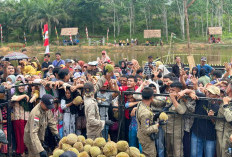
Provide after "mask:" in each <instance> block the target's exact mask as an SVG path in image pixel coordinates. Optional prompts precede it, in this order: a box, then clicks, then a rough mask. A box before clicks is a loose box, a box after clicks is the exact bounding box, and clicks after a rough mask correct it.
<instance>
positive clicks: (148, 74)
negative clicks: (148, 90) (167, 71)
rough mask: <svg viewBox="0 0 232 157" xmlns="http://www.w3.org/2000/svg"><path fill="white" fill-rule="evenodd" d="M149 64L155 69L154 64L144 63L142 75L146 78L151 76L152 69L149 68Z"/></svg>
mask: <svg viewBox="0 0 232 157" xmlns="http://www.w3.org/2000/svg"><path fill="white" fill-rule="evenodd" d="M149 64H151V65H152V66H153V67H155V62H151V63H148V62H147V63H146V64H145V66H144V72H143V73H144V75H146V76H151V75H152V69H151V68H150V67H149Z"/></svg>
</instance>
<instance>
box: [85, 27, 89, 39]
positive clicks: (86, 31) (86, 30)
mask: <svg viewBox="0 0 232 157" xmlns="http://www.w3.org/2000/svg"><path fill="white" fill-rule="evenodd" d="M85 33H86V37H87V39H89V33H88V28H87V27H86V28H85Z"/></svg>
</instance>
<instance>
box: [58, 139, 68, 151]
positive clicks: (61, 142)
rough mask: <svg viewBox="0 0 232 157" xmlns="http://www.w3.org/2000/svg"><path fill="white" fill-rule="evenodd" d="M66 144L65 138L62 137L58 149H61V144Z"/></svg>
mask: <svg viewBox="0 0 232 157" xmlns="http://www.w3.org/2000/svg"><path fill="white" fill-rule="evenodd" d="M64 143H67V137H66V136H64V137H63V138H62V139H61V140H60V142H59V148H60V149H62V144H64Z"/></svg>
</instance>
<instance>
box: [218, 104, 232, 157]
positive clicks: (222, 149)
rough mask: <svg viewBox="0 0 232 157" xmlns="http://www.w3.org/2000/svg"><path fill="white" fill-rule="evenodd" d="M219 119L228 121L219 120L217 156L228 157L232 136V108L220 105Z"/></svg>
mask: <svg viewBox="0 0 232 157" xmlns="http://www.w3.org/2000/svg"><path fill="white" fill-rule="evenodd" d="M217 117H219V118H225V119H226V121H225V120H220V119H218V120H217V121H216V125H215V129H216V131H217V156H220V157H226V156H228V155H227V150H228V148H229V147H230V145H231V142H230V135H231V134H232V124H231V122H232V106H231V105H220V108H219V110H218V115H217Z"/></svg>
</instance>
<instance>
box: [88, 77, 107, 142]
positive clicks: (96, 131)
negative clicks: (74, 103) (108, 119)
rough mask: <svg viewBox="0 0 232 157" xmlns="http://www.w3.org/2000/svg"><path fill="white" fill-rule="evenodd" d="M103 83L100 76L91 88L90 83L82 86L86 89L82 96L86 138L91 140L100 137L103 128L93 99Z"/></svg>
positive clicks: (103, 124)
mask: <svg viewBox="0 0 232 157" xmlns="http://www.w3.org/2000/svg"><path fill="white" fill-rule="evenodd" d="M105 81H106V79H105V77H104V76H102V77H101V78H100V79H99V80H98V82H97V84H96V85H95V86H94V87H91V86H92V85H91V83H86V84H85V86H84V88H86V89H85V96H84V104H85V117H86V130H87V137H88V138H91V139H95V138H97V137H101V131H102V130H103V129H104V126H105V121H103V120H101V118H100V115H99V108H98V103H97V101H96V99H95V98H94V97H93V96H94V93H95V92H97V91H99V90H100V88H101V87H102V86H103V84H104V83H105ZM93 88H94V89H93ZM88 90H89V91H88Z"/></svg>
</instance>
